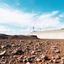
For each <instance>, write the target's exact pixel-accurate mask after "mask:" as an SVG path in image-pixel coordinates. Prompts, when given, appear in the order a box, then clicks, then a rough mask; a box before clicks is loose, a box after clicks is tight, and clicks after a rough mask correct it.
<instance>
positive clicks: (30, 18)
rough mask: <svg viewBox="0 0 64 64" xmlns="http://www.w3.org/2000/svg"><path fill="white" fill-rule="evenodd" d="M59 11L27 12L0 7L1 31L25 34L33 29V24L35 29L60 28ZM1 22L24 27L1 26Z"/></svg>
mask: <svg viewBox="0 0 64 64" xmlns="http://www.w3.org/2000/svg"><path fill="white" fill-rule="evenodd" d="M58 13H59V11H52V12H49V13H45V14H44V13H41V14H39V13H27V12H23V11H19V10H15V9H9V8H1V7H0V33H7V34H25V33H28V32H30V31H32V27H33V26H34V27H35V30H39V29H42V30H43V29H56V28H60V27H61V23H60V17H61V15H59V16H56V15H57V14H58ZM1 24H11V26H12V25H15V26H19V27H23V28H20V29H19V30H18V29H13V28H11V27H10V26H5V25H4V26H1ZM14 28H15V27H14Z"/></svg>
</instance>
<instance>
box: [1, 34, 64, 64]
mask: <svg viewBox="0 0 64 64" xmlns="http://www.w3.org/2000/svg"><path fill="white" fill-rule="evenodd" d="M0 64H64V39H39V38H37V36H34V35H33V36H23V35H14V36H11V35H5V34H0Z"/></svg>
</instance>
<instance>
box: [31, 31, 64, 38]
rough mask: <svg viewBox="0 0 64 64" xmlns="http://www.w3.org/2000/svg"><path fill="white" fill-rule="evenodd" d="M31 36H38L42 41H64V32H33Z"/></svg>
mask: <svg viewBox="0 0 64 64" xmlns="http://www.w3.org/2000/svg"><path fill="white" fill-rule="evenodd" d="M30 35H37V37H38V38H41V39H64V30H50V31H40V32H32V33H30Z"/></svg>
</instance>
